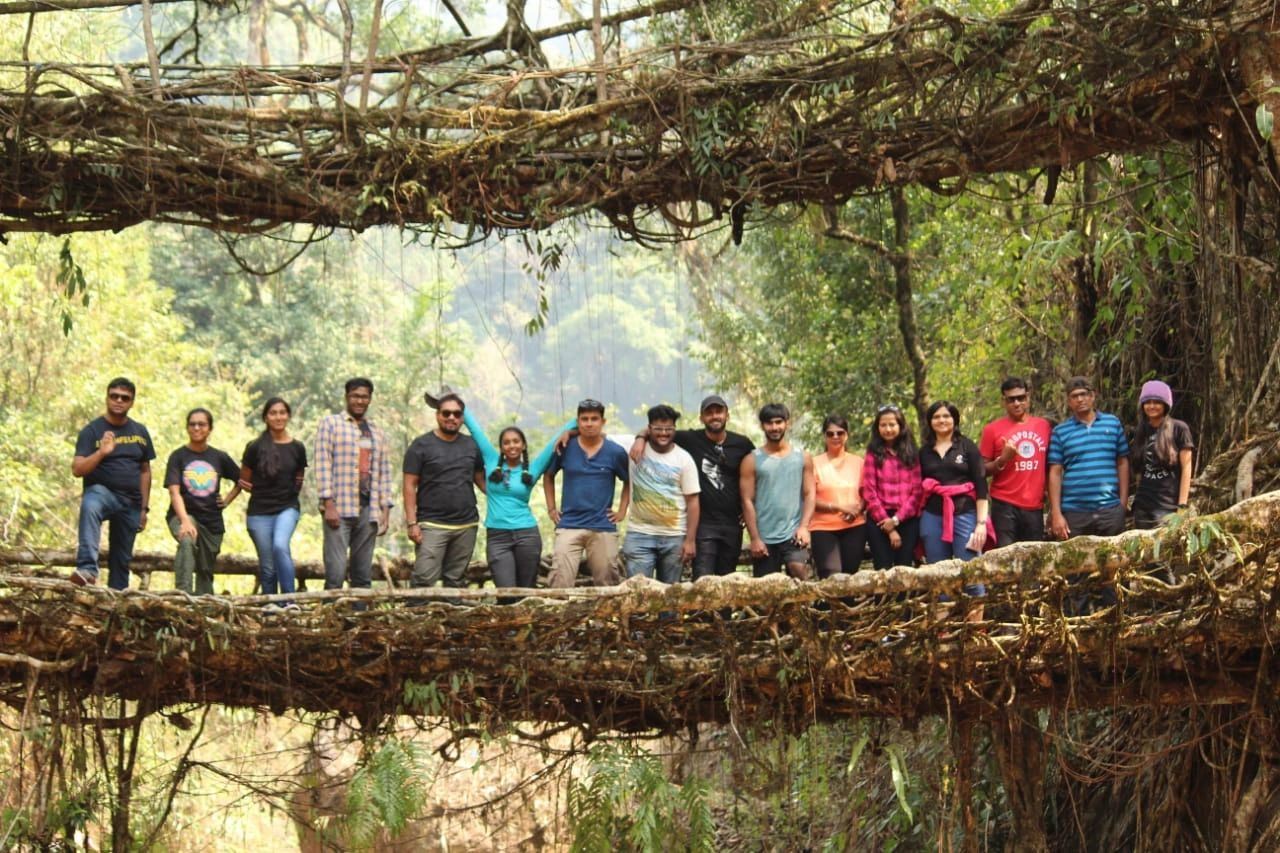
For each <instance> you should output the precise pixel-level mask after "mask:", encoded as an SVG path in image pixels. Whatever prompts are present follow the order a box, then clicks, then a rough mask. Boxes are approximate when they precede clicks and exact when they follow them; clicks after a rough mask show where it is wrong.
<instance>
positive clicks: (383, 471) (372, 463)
mask: <svg viewBox="0 0 1280 853" xmlns="http://www.w3.org/2000/svg"><path fill="white" fill-rule="evenodd" d="M346 399H347V410H346V411H345V412H341V413H338V414H333V415H326V416H325V417H323V418H321V419H320V426H319V427H318V428H317V429H316V449H315V466H316V467H315V471H316V487H317V491H318V492H319V495H320V510H321V512H322V513H323V514H324V588H325V589H342V582H343V581H344V580H345V579H346V578H347V569H348V566H350V571H351V575H350V577H351V586H352V588H356V587H363V588H368V586H369V583H370V580H371V578H372V575H373V540H374V537H375V536H381V535H382V534H384V533H386V532H387V524H388V522H389V521H390V515H391V503H392V501H391V459H390V457H389V456H388V455H387V436H386V434H385V433H383V431H382V430H381V429H379V428H378V427H376V426H374V425H373V424H371V423H369V420H368V418H366V417H365V414H366V413H367V412H368V411H369V403H370V402H371V401H372V400H373V382H371V381H370V380H368V379H365V378H363V377H356V378H355V379H348V380H347V384H346Z"/></svg>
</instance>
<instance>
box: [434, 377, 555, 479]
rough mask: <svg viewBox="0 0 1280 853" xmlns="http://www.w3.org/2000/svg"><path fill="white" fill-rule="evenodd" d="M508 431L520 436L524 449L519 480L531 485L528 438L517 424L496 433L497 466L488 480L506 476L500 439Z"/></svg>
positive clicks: (505, 463) (521, 456)
mask: <svg viewBox="0 0 1280 853" xmlns="http://www.w3.org/2000/svg"><path fill="white" fill-rule="evenodd" d="M442 399H443V398H442ZM509 432H514V433H515V434H516V435H518V436H520V443H521V444H523V445H524V450H522V451H520V459H521V469H522V472H523V473H521V474H520V482H522V483H524V484H525V485H526V486H532V485H533V475H532V474H530V473H529V439H527V438H525V437H524V430H522V429H520V427H518V426H509V427H507V428H506V429H504V430H503V431H502V432H500V433H498V467H497V468H494V469H493V473H492V474H490V475H489V482H491V483H501V482H502V480H503V478H504V477H505V476H506V475H505V474H504V473H503V469H504V468H505V467H506V465H507V462H506V459H505V457H503V455H502V439H503V438H504V437H506V434H507V433H509Z"/></svg>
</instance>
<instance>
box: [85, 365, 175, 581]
mask: <svg viewBox="0 0 1280 853" xmlns="http://www.w3.org/2000/svg"><path fill="white" fill-rule="evenodd" d="M136 393H137V389H136V388H135V386H134V384H133V383H132V382H130V381H129V380H128V379H126V378H124V377H123V376H119V377H116V378H115V379H112V380H111V381H110V382H109V383H107V412H106V414H105V415H103V416H102V417H100V418H97V419H95V420H93V421H92V422H91V423H90V424H89V425H88V426H86V427H85V428H84V429H82V430H80V435H79V436H78V437H77V438H76V455H75V458H74V459H73V460H72V461H71V473H72V474H74V475H75V476H77V477H80V478H81V479H83V480H84V496H83V497H81V499H80V523H79V547H78V548H77V549H76V570H75V573H74V574H72V575H71V581H72V583H75V584H78V585H79V586H92V585H93V584H96V583H97V582H98V551H99V548H100V547H101V541H102V523H103V522H104V521H105V522H109V524H110V527H109V533H110V539H109V540H108V542H109V544H108V548H107V566H108V568H109V573H108V576H107V577H108V584H109V585H110V587H111V588H112V589H126V588H127V587H128V586H129V561H130V560H131V559H133V540H134V539H135V538H136V537H137V535H138V533H140V532H141V531H142V530H143V529H145V528H146V526H147V511H148V510H149V509H150V508H151V507H150V500H151V460H152V459H155V458H156V450H155V446H154V445H153V444H152V443H151V434H150V433H149V432H147V428H146V427H145V426H143V425H142V424H140V423H138V422H137V421H135V420H131V419H130V418H129V410H130V409H131V408H133V398H134V396H135V394H136Z"/></svg>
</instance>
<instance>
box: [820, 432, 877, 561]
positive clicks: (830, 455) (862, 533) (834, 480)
mask: <svg viewBox="0 0 1280 853" xmlns="http://www.w3.org/2000/svg"><path fill="white" fill-rule="evenodd" d="M822 432H823V435H824V436H825V437H826V441H827V452H826V453H820V454H817V455H815V456H814V457H813V474H814V484H815V486H816V497H817V505H816V506H815V508H814V512H813V521H812V522H811V523H810V524H809V530H810V532H811V533H812V543H813V563H814V566H816V567H817V569H818V577H821V578H825V577H830V576H831V575H834V574H836V573H837V572H843V573H845V574H852V573H854V572H856V571H857V570H858V564H860V563H861V562H862V556H863V554H864V552H865V551H866V548H867V526H866V523H865V522H866V517H865V516H864V515H863V514H862V509H863V505H862V496H861V494H860V492H861V489H862V456H861V454H857V453H850V452H849V451H848V450H846V449H845V442H846V441H848V440H849V422H848V421H847V420H845V419H844V418H842V417H840V416H839V415H827V419H826V420H824V421H823V422H822Z"/></svg>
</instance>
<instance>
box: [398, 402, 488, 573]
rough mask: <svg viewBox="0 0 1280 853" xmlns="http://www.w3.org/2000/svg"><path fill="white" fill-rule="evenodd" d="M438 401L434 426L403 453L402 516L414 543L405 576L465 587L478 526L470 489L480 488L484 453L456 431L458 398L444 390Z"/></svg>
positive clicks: (459, 424) (459, 425)
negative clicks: (410, 570)
mask: <svg viewBox="0 0 1280 853" xmlns="http://www.w3.org/2000/svg"><path fill="white" fill-rule="evenodd" d="M437 405H438V408H437V409H436V428H435V429H434V430H432V431H431V432H428V433H424V434H423V435H420V436H418V437H417V438H415V439H414V440H413V443H412V444H410V445H409V449H408V450H406V451H405V454H404V517H405V520H406V523H407V524H408V525H409V538H410V539H411V540H413V544H414V546H415V547H416V548H417V558H416V559H415V560H414V563H413V574H412V575H411V577H410V581H409V582H410V585H411V586H415V587H417V586H435V585H436V582H437V581H439V580H440V577H441V575H443V576H444V583H445V586H450V587H464V586H466V585H467V564H468V563H470V562H471V553H472V552H473V551H474V550H475V547H476V532H477V530H478V528H479V526H480V513H479V511H478V510H477V509H476V492H475V490H476V489H479V490H480V491H482V492H483V491H484V457H482V456H481V455H480V448H479V447H478V446H477V445H476V442H475V439H473V438H472V437H471V436H469V435H465V434H463V433H462V432H461V428H462V412H463V409H464V405H463V402H462V398H461V397H459V396H458V395H457V394H445V395H444V396H442V397H441V398H440V399H439V400H438V401H437Z"/></svg>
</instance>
